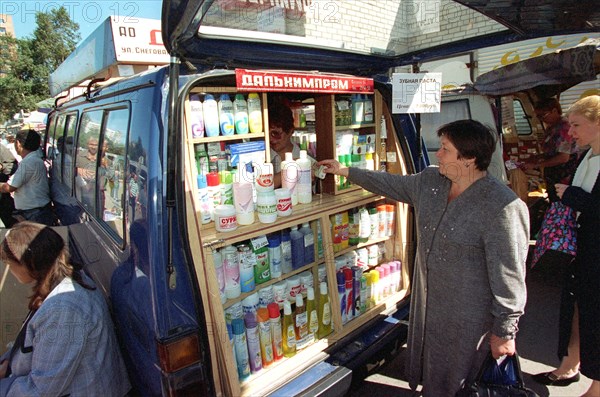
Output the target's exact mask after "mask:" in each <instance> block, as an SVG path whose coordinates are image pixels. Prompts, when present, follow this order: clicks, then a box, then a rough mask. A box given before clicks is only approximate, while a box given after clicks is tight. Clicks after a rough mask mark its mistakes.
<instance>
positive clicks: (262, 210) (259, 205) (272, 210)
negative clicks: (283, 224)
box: [256, 191, 277, 223]
mask: <svg viewBox="0 0 600 397" xmlns="http://www.w3.org/2000/svg"><path fill="white" fill-rule="evenodd" d="M256 211H257V212H258V220H259V221H260V223H273V222H275V221H276V220H277V198H276V197H275V192H274V191H270V192H258V195H257V198H256Z"/></svg>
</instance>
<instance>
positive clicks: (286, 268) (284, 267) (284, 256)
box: [281, 229, 293, 274]
mask: <svg viewBox="0 0 600 397" xmlns="http://www.w3.org/2000/svg"><path fill="white" fill-rule="evenodd" d="M292 270H293V266H292V239H291V237H290V232H289V230H286V229H284V230H282V231H281V271H282V273H283V274H286V273H289V272H291V271H292Z"/></svg>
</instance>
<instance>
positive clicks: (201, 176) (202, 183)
mask: <svg viewBox="0 0 600 397" xmlns="http://www.w3.org/2000/svg"><path fill="white" fill-rule="evenodd" d="M197 181H198V189H204V188H205V187H206V186H207V184H206V175H204V174H199V175H198V178H197Z"/></svg>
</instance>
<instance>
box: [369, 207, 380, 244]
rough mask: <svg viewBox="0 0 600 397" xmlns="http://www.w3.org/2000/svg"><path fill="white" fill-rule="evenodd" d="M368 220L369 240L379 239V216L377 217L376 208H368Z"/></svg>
mask: <svg viewBox="0 0 600 397" xmlns="http://www.w3.org/2000/svg"><path fill="white" fill-rule="evenodd" d="M369 219H370V220H371V230H370V234H369V238H370V239H372V240H374V239H377V238H378V237H379V215H377V208H375V207H372V208H369Z"/></svg>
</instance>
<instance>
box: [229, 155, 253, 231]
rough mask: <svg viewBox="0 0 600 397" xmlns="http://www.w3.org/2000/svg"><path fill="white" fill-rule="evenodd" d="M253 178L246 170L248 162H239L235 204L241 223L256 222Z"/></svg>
mask: <svg viewBox="0 0 600 397" xmlns="http://www.w3.org/2000/svg"><path fill="white" fill-rule="evenodd" d="M253 180H254V176H253V174H252V173H251V172H248V171H247V170H246V164H245V163H240V164H238V172H237V174H236V178H235V182H234V183H233V205H234V206H235V215H236V217H237V222H238V224H239V225H251V224H253V223H254V200H253V197H252V196H253V190H254V189H253V187H252V186H253V182H252V181H253Z"/></svg>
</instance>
